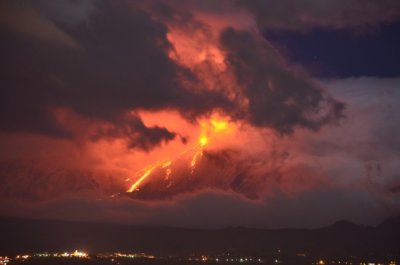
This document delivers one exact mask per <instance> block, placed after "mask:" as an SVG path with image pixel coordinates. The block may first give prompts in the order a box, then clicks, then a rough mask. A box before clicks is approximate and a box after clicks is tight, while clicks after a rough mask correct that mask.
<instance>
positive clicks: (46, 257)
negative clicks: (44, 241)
mask: <svg viewBox="0 0 400 265" xmlns="http://www.w3.org/2000/svg"><path fill="white" fill-rule="evenodd" d="M381 259H383V258H381ZM54 263H57V264H65V265H70V264H117V265H120V264H121V265H124V264H198V263H201V264H227V263H229V264H249V265H251V264H266V265H267V264H271V265H273V264H282V265H284V264H290V265H295V264H296V265H300V264H304V265H305V264H309V265H338V264H340V265H397V264H400V263H399V261H398V260H390V259H388V258H386V259H385V260H377V258H375V259H374V258H370V259H365V258H361V257H355V256H351V257H349V258H341V259H334V258H315V257H312V258H311V257H307V254H305V253H297V254H296V255H283V254H281V251H280V250H279V249H278V250H277V251H276V256H275V257H255V256H238V255H232V254H231V253H229V252H227V253H222V254H218V255H206V254H198V255H196V254H193V255H191V256H186V257H179V256H157V255H153V254H147V253H135V252H133V253H123V252H113V253H108V252H104V253H95V254H92V253H87V252H85V251H82V250H75V251H72V252H68V251H65V252H39V253H21V254H17V255H10V256H0V265H12V264H25V265H28V264H31V265H34V264H54Z"/></svg>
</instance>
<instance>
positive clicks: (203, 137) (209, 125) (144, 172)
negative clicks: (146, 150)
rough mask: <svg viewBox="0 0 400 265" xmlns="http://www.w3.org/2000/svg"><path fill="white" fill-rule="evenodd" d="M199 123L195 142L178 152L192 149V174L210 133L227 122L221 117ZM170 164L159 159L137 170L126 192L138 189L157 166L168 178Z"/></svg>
mask: <svg viewBox="0 0 400 265" xmlns="http://www.w3.org/2000/svg"><path fill="white" fill-rule="evenodd" d="M200 125H201V133H200V136H199V138H198V141H197V144H196V145H195V146H193V147H191V148H188V149H187V150H184V151H183V152H181V153H180V154H179V156H182V155H184V154H186V153H188V152H191V151H194V154H193V156H192V159H191V161H190V169H191V173H192V174H194V172H195V170H196V165H197V163H198V160H199V158H200V157H201V156H203V150H204V148H205V146H206V145H207V144H208V143H209V141H210V135H212V134H215V133H218V132H221V131H223V130H225V129H227V127H228V122H227V121H225V120H221V119H211V120H210V121H208V122H202V123H200ZM179 156H178V157H179ZM171 166H172V160H170V159H167V160H161V161H158V162H155V163H153V164H151V165H149V166H147V167H145V168H143V169H141V170H139V171H138V172H137V173H136V176H139V177H138V178H136V179H137V180H136V181H135V182H134V183H133V184H132V185H131V187H130V188H129V189H128V190H127V192H134V191H137V190H139V186H140V184H141V183H142V182H143V181H144V180H145V179H146V178H148V177H149V176H150V175H151V173H152V172H153V171H154V170H155V169H157V168H163V169H165V179H166V180H168V179H169V177H170V175H171V173H172V170H171ZM127 180H128V181H129V180H130V179H127Z"/></svg>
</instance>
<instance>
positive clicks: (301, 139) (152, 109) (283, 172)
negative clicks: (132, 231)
mask: <svg viewBox="0 0 400 265" xmlns="http://www.w3.org/2000/svg"><path fill="white" fill-rule="evenodd" d="M0 36H1V39H0V55H1V57H0V58H1V60H0V70H1V71H0V88H1V90H0V215H3V216H14V217H23V218H41V219H58V220H84V221H95V222H111V223H129V224H146V225H170V226H184V227H212V228H220V227H227V226H248V227H260V228H282V227H307V228H312V227H320V226H323V225H328V224H331V223H333V222H335V221H337V220H342V219H346V220H349V221H353V222H356V223H359V224H368V225H371V224H377V223H378V222H380V221H382V220H383V219H384V218H386V217H389V216H393V215H398V214H400V173H399V172H400V140H399V139H400V138H399V135H400V116H399V115H398V113H399V112H400V49H399V47H400V2H399V1H398V0H380V1H378V0H376V1H374V0H366V1H358V0H347V1H337V0H324V1H321V0H302V1H298V0H282V1H276V0H253V1H246V0H221V1H213V0H202V1H200V0H199V1H196V0H187V1H178V0H168V1H167V0H165V1H161V0H148V1H144V0H143V1H130V0H123V1H116V0H86V1H74V0H59V1H45V0H43V1H42V0H38V1H22V0H8V1H7V0H4V1H0Z"/></svg>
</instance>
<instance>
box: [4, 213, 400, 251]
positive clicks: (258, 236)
mask: <svg viewBox="0 0 400 265" xmlns="http://www.w3.org/2000/svg"><path fill="white" fill-rule="evenodd" d="M278 248H279V249H281V250H282V253H292V254H295V253H307V255H320V256H321V255H322V256H349V255H359V256H366V255H374V256H377V255H378V256H379V255H382V256H387V255H390V256H396V257H399V256H400V255H399V254H400V217H393V218H389V219H387V220H385V221H384V222H382V223H381V224H380V225H378V226H375V227H367V226H359V225H356V224H353V223H350V222H348V221H338V222H336V223H334V224H333V225H331V226H327V227H323V228H320V229H277V230H269V229H252V228H242V227H236V228H226V229H188V228H174V227H145V226H133V225H121V224H99V223H85V222H71V221H44V220H27V219H17V218H9V217H0V255H2V254H9V255H10V254H15V253H21V252H38V251H65V250H74V249H83V250H86V251H88V252H90V253H95V252H112V251H126V252H138V251H144V252H149V253H155V254H168V255H187V254H192V253H197V254H198V253H205V254H213V253H222V252H225V251H229V252H231V253H240V254H246V255H258V256H263V255H264V256H265V255H269V254H271V253H275V252H276V250H277V249H278Z"/></svg>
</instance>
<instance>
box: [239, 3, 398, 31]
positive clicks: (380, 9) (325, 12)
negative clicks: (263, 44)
mask: <svg viewBox="0 0 400 265" xmlns="http://www.w3.org/2000/svg"><path fill="white" fill-rule="evenodd" d="M236 4H237V5H238V6H239V7H242V8H245V9H247V10H248V11H250V12H251V13H253V14H255V16H256V19H257V22H258V24H259V25H260V27H261V28H280V29H291V30H307V29H311V28H314V27H334V28H344V27H351V28H356V27H368V26H369V27H371V26H376V25H378V24H380V23H385V22H391V21H394V20H396V19H398V17H399V15H400V2H399V1H397V0H382V1H374V0H366V1H358V0H347V1H341V0H339V1H337V0H325V1H320V0H304V1H297V0H285V1H279V0H254V1H246V0H238V1H237V2H236Z"/></svg>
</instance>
